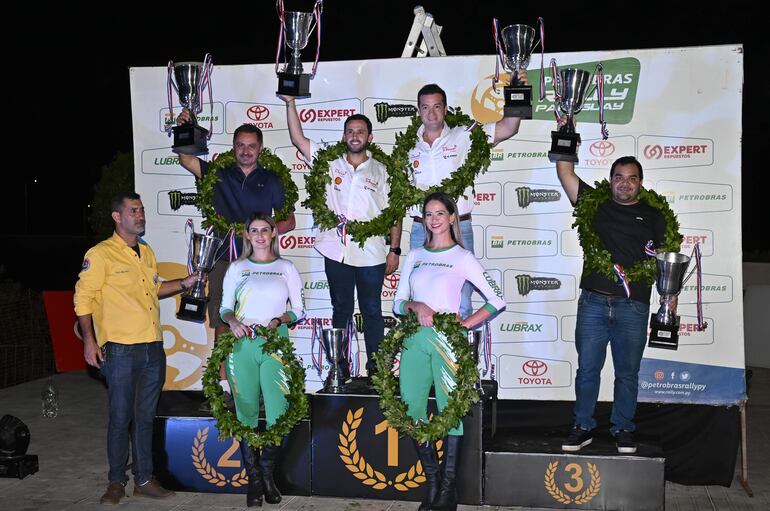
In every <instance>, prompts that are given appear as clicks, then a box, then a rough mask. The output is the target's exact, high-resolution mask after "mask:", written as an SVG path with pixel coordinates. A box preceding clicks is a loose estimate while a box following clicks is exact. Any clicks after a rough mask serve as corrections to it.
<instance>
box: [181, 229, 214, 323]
mask: <svg viewBox="0 0 770 511" xmlns="http://www.w3.org/2000/svg"><path fill="white" fill-rule="evenodd" d="M221 246H222V239H221V238H217V237H216V236H213V235H211V234H201V233H196V232H190V238H189V241H188V247H189V256H190V262H191V263H192V267H193V270H194V271H197V272H198V279H197V280H196V281H195V284H193V285H192V287H191V288H190V289H188V290H187V291H186V292H185V293H184V294H183V295H182V302H181V303H180V305H179V312H177V314H176V317H177V318H179V319H183V320H185V321H194V322H196V323H203V322H204V321H206V302H208V301H209V299H208V297H207V296H206V282H205V278H206V277H205V275H206V274H207V273H209V272H210V271H211V269H212V268H213V267H214V263H216V255H217V252H218V251H219V247H221Z"/></svg>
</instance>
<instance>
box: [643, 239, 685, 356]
mask: <svg viewBox="0 0 770 511" xmlns="http://www.w3.org/2000/svg"><path fill="white" fill-rule="evenodd" d="M655 259H656V262H657V264H658V278H657V280H656V282H655V287H656V288H657V290H658V293H659V294H660V296H661V297H662V298H663V303H662V304H661V306H660V308H659V309H658V312H657V313H656V314H652V315H651V316H650V339H649V342H648V343H647V346H649V347H650V348H663V349H667V350H675V349H677V347H678V346H679V316H677V315H676V311H675V310H671V308H670V307H669V305H668V301H669V299H670V298H671V297H672V296H676V295H678V294H679V292H680V291H681V290H682V286H683V285H684V277H685V272H686V271H687V266H688V265H689V264H690V258H689V257H688V256H686V255H684V254H678V253H676V252H665V253H658V254H656V255H655Z"/></svg>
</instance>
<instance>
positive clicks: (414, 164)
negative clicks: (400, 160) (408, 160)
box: [412, 160, 420, 168]
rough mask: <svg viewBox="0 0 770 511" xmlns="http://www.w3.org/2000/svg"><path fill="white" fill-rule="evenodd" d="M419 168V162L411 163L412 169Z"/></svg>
mask: <svg viewBox="0 0 770 511" xmlns="http://www.w3.org/2000/svg"><path fill="white" fill-rule="evenodd" d="M419 166H420V160H414V161H413V162H412V167H414V168H417V167H419Z"/></svg>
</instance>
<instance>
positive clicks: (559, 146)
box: [548, 68, 592, 163]
mask: <svg viewBox="0 0 770 511" xmlns="http://www.w3.org/2000/svg"><path fill="white" fill-rule="evenodd" d="M591 81H592V74H591V73H590V72H588V71H584V70H582V69H574V68H569V69H562V70H560V71H559V74H558V76H557V77H556V94H557V99H556V105H555V106H554V108H558V109H559V110H561V111H562V112H563V113H564V114H565V115H566V116H567V122H566V123H565V124H564V125H563V126H562V127H561V128H559V130H558V131H552V132H551V151H550V152H549V153H548V159H549V160H551V161H552V162H557V161H571V162H575V163H577V161H578V157H577V146H578V144H579V143H580V133H577V132H576V131H575V125H574V123H573V119H574V117H575V115H577V113H578V112H580V111H581V110H582V109H583V105H584V104H585V100H586V97H587V96H588V94H587V92H588V86H589V85H590V84H591Z"/></svg>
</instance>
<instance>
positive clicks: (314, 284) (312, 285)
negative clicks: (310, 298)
mask: <svg viewBox="0 0 770 511" xmlns="http://www.w3.org/2000/svg"><path fill="white" fill-rule="evenodd" d="M304 288H305V289H308V290H309V289H329V281H327V280H313V281H310V282H305V286H304Z"/></svg>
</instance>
